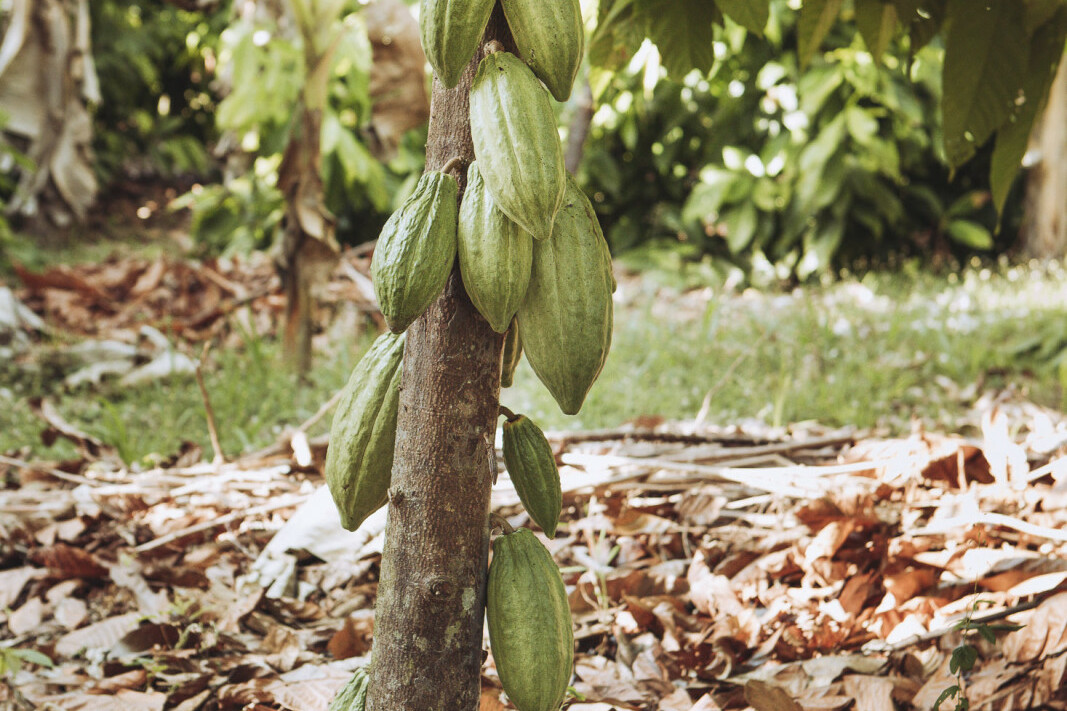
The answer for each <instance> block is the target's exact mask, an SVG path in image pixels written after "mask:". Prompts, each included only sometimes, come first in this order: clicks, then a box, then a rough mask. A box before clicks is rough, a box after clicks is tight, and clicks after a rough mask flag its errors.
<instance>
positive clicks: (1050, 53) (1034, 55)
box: [989, 7, 1067, 215]
mask: <svg viewBox="0 0 1067 711" xmlns="http://www.w3.org/2000/svg"><path fill="white" fill-rule="evenodd" d="M1065 40H1067V7H1064V8H1061V10H1060V12H1059V14H1058V15H1056V17H1055V19H1054V20H1053V21H1049V22H1046V23H1045V24H1043V25H1041V26H1040V27H1039V28H1038V29H1037V30H1036V31H1035V32H1034V35H1033V37H1032V38H1031V40H1030V61H1029V63H1028V66H1027V71H1026V80H1025V81H1024V82H1023V93H1022V103H1021V104H1020V105H1019V106H1018V109H1017V110H1016V112H1015V115H1014V116H1013V117H1012V119H1011V120H1010V121H1009V122H1008V123H1006V124H1004V125H1003V126H1002V127H1001V128H1000V130H999V131H997V142H996V146H995V147H994V148H993V158H992V162H991V165H990V167H989V183H990V186H991V188H992V192H993V205H994V206H995V207H996V208H997V214H998V215H999V214H1001V213H1002V212H1003V210H1004V203H1005V201H1006V200H1007V199H1008V192H1009V191H1010V190H1011V186H1012V183H1013V182H1015V176H1016V175H1017V174H1018V172H1019V166H1020V164H1021V163H1022V160H1023V156H1024V155H1025V154H1026V146H1027V144H1028V143H1029V141H1030V131H1031V130H1032V129H1033V125H1034V121H1035V120H1036V119H1037V117H1038V116H1040V115H1041V113H1042V111H1043V110H1044V107H1045V103H1046V102H1047V101H1048V92H1049V87H1051V86H1052V81H1053V79H1054V78H1055V76H1056V69H1057V67H1058V66H1059V62H1060V59H1061V57H1062V56H1063V43H1064V41H1065Z"/></svg>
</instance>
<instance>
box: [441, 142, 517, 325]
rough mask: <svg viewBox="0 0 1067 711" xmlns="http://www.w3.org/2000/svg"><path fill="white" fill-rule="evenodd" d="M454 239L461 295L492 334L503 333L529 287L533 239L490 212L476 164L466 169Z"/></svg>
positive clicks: (490, 200)
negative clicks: (457, 244)
mask: <svg viewBox="0 0 1067 711" xmlns="http://www.w3.org/2000/svg"><path fill="white" fill-rule="evenodd" d="M457 238H458V242H459V271H460V274H461V275H462V276H463V286H464V288H466V290H467V296H469V297H470V298H471V303H473V304H474V307H475V308H476V309H478V313H480V314H481V315H482V316H484V317H485V320H486V321H488V322H489V325H490V326H492V327H493V330H494V331H496V332H497V333H504V331H506V330H507V329H508V324H510V323H511V319H512V318H513V317H514V316H515V313H516V312H517V311H518V310H519V304H521V303H522V297H524V296H525V295H526V287H527V286H528V285H529V284H530V269H531V267H532V266H533V238H532V237H530V233H529V232H527V231H526V230H524V229H522V228H521V227H519V226H518V225H517V224H515V223H514V222H512V221H511V220H510V219H508V216H507V215H505V214H504V213H503V212H501V211H500V210H498V209H497V208H496V205H495V204H494V203H493V198H492V196H491V195H490V194H489V191H488V190H486V188H485V181H484V180H482V174H481V171H479V170H478V162H477V161H475V162H473V163H471V164H470V167H469V168H468V169H467V189H466V190H465V191H464V193H463V204H462V205H460V206H459V230H458V232H457Z"/></svg>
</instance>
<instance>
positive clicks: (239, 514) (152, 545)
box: [133, 496, 308, 553]
mask: <svg viewBox="0 0 1067 711" xmlns="http://www.w3.org/2000/svg"><path fill="white" fill-rule="evenodd" d="M307 498H308V497H307V496H296V497H293V498H291V499H286V500H285V501H276V502H273V503H269V504H263V505H262V506H253V507H252V508H250V509H245V510H244V511H234V512H232V513H229V514H226V515H225V516H220V517H219V518H215V519H212V520H210V521H204V522H203V523H198V524H196V525H195V526H188V527H186V528H183V529H181V530H179V531H172V532H171V533H168V534H167V535H165V536H160V537H159V538H156V539H153V540H151V541H148V542H147V543H142V544H141V545H139V546H135V547H134V549H133V550H134V551H136V552H137V553H144V552H146V551H150V550H154V549H156V548H159V547H161V546H165V545H167V544H168V543H173V542H174V541H177V540H179V539H181V538H185V537H186V536H191V535H193V534H194V533H200V532H202V531H210V530H211V529H213V528H218V527H219V526H226V525H228V524H230V523H233V522H234V521H238V520H240V519H242V518H247V517H249V516H258V515H259V514H264V513H270V512H272V511H277V510H279V509H287V508H292V507H295V506H299V505H300V504H302V503H304V501H305V500H306V499H307Z"/></svg>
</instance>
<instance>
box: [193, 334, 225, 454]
mask: <svg viewBox="0 0 1067 711" xmlns="http://www.w3.org/2000/svg"><path fill="white" fill-rule="evenodd" d="M210 348H211V341H208V342H206V343H204V350H203V351H201V352H200V360H198V361H197V363H196V384H197V385H198V386H199V387H200V397H201V398H203V400H204V412H205V413H206V415H207V432H208V435H209V436H210V437H211V449H212V450H214V452H215V457H214V459H212V463H213V464H221V463H222V462H224V461H226V459H225V457H223V456H222V444H221V443H220V442H219V430H218V428H217V427H216V426H215V410H214V409H213V408H212V407H211V398H210V397H208V394H207V386H206V385H204V373H203V367H204V360H205V359H206V358H207V352H208V350H209V349H210Z"/></svg>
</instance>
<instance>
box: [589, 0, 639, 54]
mask: <svg viewBox="0 0 1067 711" xmlns="http://www.w3.org/2000/svg"><path fill="white" fill-rule="evenodd" d="M635 4H636V3H635V2H634V0H601V2H600V9H599V11H598V13H597V26H596V30H595V31H594V32H593V36H592V37H591V38H590V40H589V62H590V64H592V65H593V66H596V67H604V68H607V69H617V68H619V67H621V66H622V65H623V64H625V63H626V62H627V61H628V60H629V59H630V57H631V56H632V55H633V53H634V52H635V51H637V48H638V47H639V46H640V45H641V42H642V40H644V38H645V27H644V24H643V22H642V21H641V20H640V19H639V18H638V17H637V14H636V13H635V12H634V6H635Z"/></svg>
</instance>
